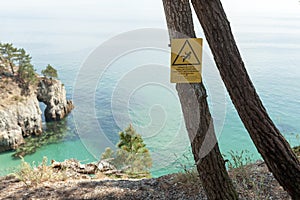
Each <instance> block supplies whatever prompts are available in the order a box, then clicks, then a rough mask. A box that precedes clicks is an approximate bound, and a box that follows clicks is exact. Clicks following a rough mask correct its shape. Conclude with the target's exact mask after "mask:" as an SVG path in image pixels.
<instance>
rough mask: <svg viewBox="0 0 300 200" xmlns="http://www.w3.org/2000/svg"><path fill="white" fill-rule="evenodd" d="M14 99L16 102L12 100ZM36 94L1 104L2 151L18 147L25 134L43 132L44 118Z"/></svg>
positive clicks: (0, 133) (0, 141) (0, 143)
mask: <svg viewBox="0 0 300 200" xmlns="http://www.w3.org/2000/svg"><path fill="white" fill-rule="evenodd" d="M12 101H14V102H12ZM41 114H42V112H41V110H40V107H39V102H38V101H37V98H36V96H35V94H31V95H30V96H28V97H20V98H18V99H13V100H11V101H10V103H9V104H5V105H3V104H1V106H0V152H2V151H6V150H10V149H16V148H17V147H18V146H19V145H20V144H22V143H24V136H28V135H32V134H34V135H39V134H41V133H42V118H41Z"/></svg>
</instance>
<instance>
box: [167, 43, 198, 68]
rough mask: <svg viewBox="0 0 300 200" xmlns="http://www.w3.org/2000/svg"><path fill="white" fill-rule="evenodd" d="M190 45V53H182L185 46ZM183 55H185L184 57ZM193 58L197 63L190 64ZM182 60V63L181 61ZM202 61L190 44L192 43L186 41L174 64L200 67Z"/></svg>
mask: <svg viewBox="0 0 300 200" xmlns="http://www.w3.org/2000/svg"><path fill="white" fill-rule="evenodd" d="M186 45H188V48H189V49H190V51H189V52H182V51H183V50H184V48H185V46H186ZM182 53H184V55H182ZM192 56H194V57H195V59H196V62H193V63H190V62H189V58H191V57H192ZM181 59H182V61H180V60H181ZM200 64H201V63H200V61H199V59H198V57H197V55H196V53H195V51H194V49H193V47H192V45H191V44H190V42H189V41H188V40H186V41H185V42H184V44H183V46H182V47H181V49H180V51H179V52H178V54H177V56H176V58H175V60H174V62H173V63H172V65H173V66H176V65H200Z"/></svg>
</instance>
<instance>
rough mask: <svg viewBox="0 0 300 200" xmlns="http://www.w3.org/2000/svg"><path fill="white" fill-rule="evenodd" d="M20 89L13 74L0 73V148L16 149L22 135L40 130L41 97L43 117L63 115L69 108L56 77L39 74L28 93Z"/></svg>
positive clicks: (32, 133)
mask: <svg viewBox="0 0 300 200" xmlns="http://www.w3.org/2000/svg"><path fill="white" fill-rule="evenodd" d="M21 94H22V90H21V88H20V87H19V86H18V84H17V83H16V82H15V81H14V78H13V77H5V76H2V77H1V76H0V152H2V151H6V150H11V149H16V148H17V147H18V146H19V145H20V144H22V143H24V137H26V136H29V135H39V134H41V133H42V116H41V115H42V112H41V109H40V107H39V102H38V101H41V102H43V103H45V104H46V105H47V107H46V110H45V118H46V121H56V120H60V119H62V118H63V117H65V116H66V115H67V114H68V113H69V112H70V111H71V110H72V109H73V104H72V102H71V101H68V100H66V90H65V88H64V86H63V85H62V83H61V82H60V81H58V80H49V79H45V78H39V84H38V85H37V86H30V93H29V94H27V95H26V96H24V95H21Z"/></svg>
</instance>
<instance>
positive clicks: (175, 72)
mask: <svg viewBox="0 0 300 200" xmlns="http://www.w3.org/2000/svg"><path fill="white" fill-rule="evenodd" d="M171 51H172V53H171V83H200V82H201V69H202V39H201V38H190V39H173V40H171Z"/></svg>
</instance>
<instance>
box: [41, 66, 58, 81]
mask: <svg viewBox="0 0 300 200" xmlns="http://www.w3.org/2000/svg"><path fill="white" fill-rule="evenodd" d="M42 74H43V75H44V76H45V77H49V78H57V77H58V75H57V70H56V69H54V68H53V67H52V66H51V65H49V64H48V65H47V67H46V69H44V70H42Z"/></svg>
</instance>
